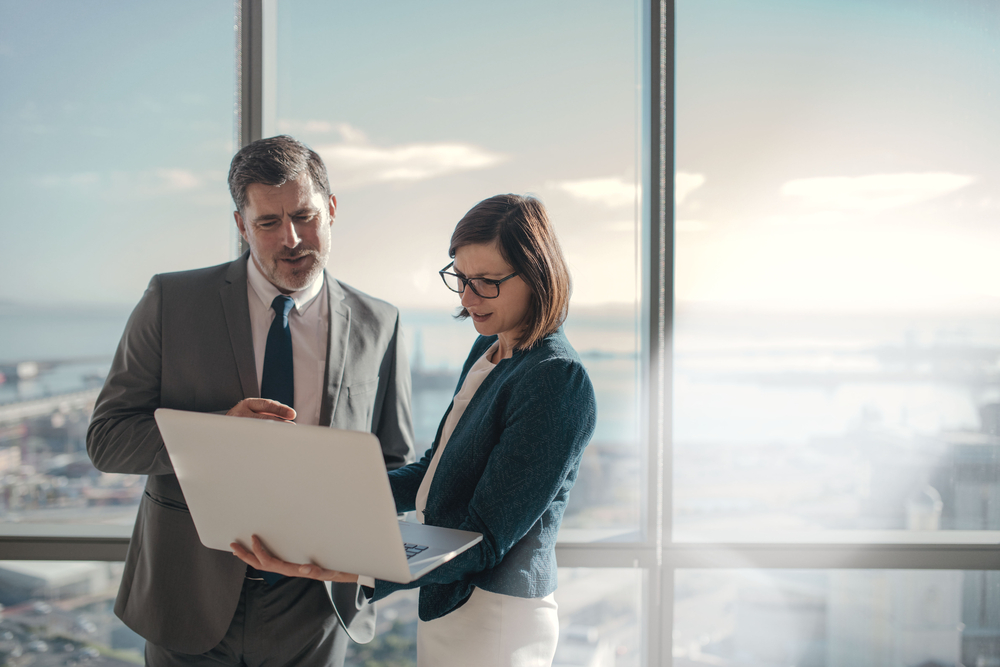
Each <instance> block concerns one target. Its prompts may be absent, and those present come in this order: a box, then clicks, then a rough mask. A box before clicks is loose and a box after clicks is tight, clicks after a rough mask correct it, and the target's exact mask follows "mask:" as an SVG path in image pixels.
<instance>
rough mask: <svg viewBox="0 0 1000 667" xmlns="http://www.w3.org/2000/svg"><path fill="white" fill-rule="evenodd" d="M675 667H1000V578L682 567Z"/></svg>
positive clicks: (962, 574)
mask: <svg viewBox="0 0 1000 667" xmlns="http://www.w3.org/2000/svg"><path fill="white" fill-rule="evenodd" d="M673 646H674V648H673V653H674V664H684V665H723V664H725V665H729V664H738V665H747V666H748V667H751V666H753V667H756V666H761V667H763V666H765V665H768V666H770V665H802V666H803V667H874V666H876V665H878V666H881V665H901V666H907V667H909V666H911V665H913V666H915V665H926V666H928V667H930V666H932V665H939V666H942V667H943V666H949V665H968V666H970V667H972V666H975V667H996V666H997V665H1000V572H976V571H972V572H969V571H949V570H827V571H824V570H767V571H763V570H679V571H677V573H676V578H675V594H674V639H673Z"/></svg>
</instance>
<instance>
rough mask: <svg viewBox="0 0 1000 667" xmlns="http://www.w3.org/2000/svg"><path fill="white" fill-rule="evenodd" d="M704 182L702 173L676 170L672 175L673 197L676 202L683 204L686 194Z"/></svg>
mask: <svg viewBox="0 0 1000 667" xmlns="http://www.w3.org/2000/svg"><path fill="white" fill-rule="evenodd" d="M704 183H705V176H704V174H689V173H687V172H683V171H678V172H677V174H675V175H674V198H675V199H676V200H677V204H683V203H684V200H685V199H687V196H688V195H689V194H691V193H692V192H694V191H695V190H697V189H698V188H700V187H701V186H702V185H704Z"/></svg>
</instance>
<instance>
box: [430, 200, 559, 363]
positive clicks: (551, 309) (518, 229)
mask: <svg viewBox="0 0 1000 667" xmlns="http://www.w3.org/2000/svg"><path fill="white" fill-rule="evenodd" d="M478 243H482V244H490V243H496V245H497V247H498V248H499V250H500V255H501V256H502V257H503V258H504V260H505V261H506V262H507V263H508V264H510V266H511V268H513V269H514V271H516V272H517V275H518V276H520V278H521V280H523V281H524V282H525V283H527V285H528V287H529V288H530V289H531V298H530V301H529V305H528V312H527V314H526V315H525V317H524V333H523V334H522V336H521V338H520V339H519V340H518V341H517V344H516V348H517V349H524V350H526V349H529V348H531V347H533V346H534V345H535V344H536V343H538V342H539V341H540V340H542V339H543V338H545V337H546V336H548V335H549V334H551V333H552V332H554V331H555V330H556V329H558V328H559V327H560V326H562V323H563V322H564V321H565V319H566V315H567V313H568V311H569V297H570V293H571V292H572V284H571V282H570V277H569V270H568V269H567V268H566V260H565V259H563V254H562V250H561V249H560V248H559V241H558V240H557V239H556V235H555V232H554V231H553V230H552V225H551V224H550V223H549V216H548V213H546V212H545V206H543V205H542V202H540V201H538V200H537V199H535V198H534V197H522V196H520V195H496V196H495V197H490V198H489V199H484V200H483V201H481V202H479V203H478V204H476V205H475V206H473V207H472V209H470V210H469V212H468V213H466V214H465V217H463V218H462V219H461V220H460V221H459V222H458V224H457V225H456V226H455V231H454V233H452V235H451V246H450V247H449V249H448V254H449V255H450V256H451V257H455V251H456V250H458V249H459V248H461V247H462V246H467V245H472V244H478ZM468 316H469V311H467V310H466V309H464V308H463V309H462V312H460V313H459V314H458V317H468Z"/></svg>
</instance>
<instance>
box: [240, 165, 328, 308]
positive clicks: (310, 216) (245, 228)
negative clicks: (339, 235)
mask: <svg viewBox="0 0 1000 667" xmlns="http://www.w3.org/2000/svg"><path fill="white" fill-rule="evenodd" d="M336 212H337V198H336V197H334V196H333V195H331V196H330V198H329V200H327V198H326V197H325V196H324V195H322V194H320V193H319V192H318V191H317V190H316V189H315V188H313V185H312V178H311V177H310V176H309V174H308V173H303V174H300V175H299V177H298V178H296V179H295V180H294V181H287V182H286V183H285V184H284V185H279V186H274V185H264V184H263V183H252V184H251V185H250V187H248V188H247V204H246V207H245V210H244V211H243V215H240V212H239V211H237V212H236V226H237V227H239V230H240V235H241V236H242V237H243V238H244V239H245V240H246V242H247V245H249V246H250V254H251V256H252V257H253V261H254V262H255V263H256V264H257V268H258V269H260V271H261V273H263V274H264V276H266V277H267V279H268V280H270V281H271V284H273V285H274V286H275V287H277V288H278V289H279V290H280V291H281V292H282V293H284V294H289V293H291V292H295V291H298V290H300V289H302V288H303V287H306V286H307V285H309V284H310V283H311V282H312V281H313V279H314V278H316V276H317V275H319V272H320V271H322V270H323V268H324V267H325V266H326V260H327V259H329V257H330V227H331V226H332V225H333V218H334V216H335V215H336Z"/></svg>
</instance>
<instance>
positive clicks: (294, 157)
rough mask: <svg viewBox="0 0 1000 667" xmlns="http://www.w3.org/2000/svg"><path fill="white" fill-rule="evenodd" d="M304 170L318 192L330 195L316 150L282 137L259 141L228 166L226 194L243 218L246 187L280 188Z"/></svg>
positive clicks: (241, 151) (242, 151) (238, 154)
mask: <svg viewBox="0 0 1000 667" xmlns="http://www.w3.org/2000/svg"><path fill="white" fill-rule="evenodd" d="M304 171H308V172H309V176H310V177H311V178H312V183H313V188H315V190H316V191H317V192H319V193H320V194H324V195H326V197H327V198H329V197H330V195H332V194H333V192H331V191H330V180H329V178H328V177H327V175H326V165H324V164H323V159H322V158H320V156H319V154H317V153H316V151H314V150H312V149H311V148H309V147H308V146H306V145H305V144H304V143H302V142H301V141H298V140H296V139H293V138H291V137H289V136H288V135H285V134H282V135H280V136H277V137H270V138H268V139H258V140H257V141H253V142H251V143H249V144H247V145H246V146H244V147H243V148H241V149H240V150H239V152H238V153H236V155H234V156H233V161H232V163H231V164H230V165H229V194H231V195H232V196H233V202H234V203H235V204H236V209H237V210H238V211H239V212H240V214H241V215H242V214H243V210H244V208H246V205H247V188H248V187H250V185H251V184H253V183H263V184H264V185H283V184H284V183H286V182H287V181H292V180H295V179H296V178H298V177H299V174H301V173H302V172H304Z"/></svg>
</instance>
